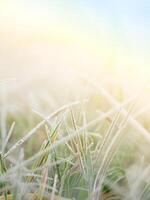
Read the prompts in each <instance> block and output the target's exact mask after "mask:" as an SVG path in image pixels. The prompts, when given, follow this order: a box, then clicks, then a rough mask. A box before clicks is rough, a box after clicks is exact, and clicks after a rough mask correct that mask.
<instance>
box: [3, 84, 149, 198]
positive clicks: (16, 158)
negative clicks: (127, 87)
mask: <svg viewBox="0 0 150 200" xmlns="http://www.w3.org/2000/svg"><path fill="white" fill-rule="evenodd" d="M88 84H90V85H91V86H92V88H94V90H92V92H89V93H88V94H87V95H85V98H81V99H80V100H79V101H74V102H71V103H67V104H66V105H63V106H57V108H56V109H54V108H53V107H52V106H51V105H50V104H49V99H47V101H42V102H41V100H39V104H40V106H39V108H40V109H39V110H36V109H32V106H31V104H30V103H31V101H30V100H29V101H27V100H26V101H25V102H26V104H25V105H24V106H21V107H19V105H20V104H19V101H20V97H18V100H17V97H15V98H16V99H15V102H13V94H12V93H9V90H7V92H6V93H5V98H3V100H1V101H0V106H1V108H0V112H1V140H0V145H1V154H0V174H1V176H0V200H1V199H4V200H7V199H14V200H20V199H38V200H44V199H51V200H54V199H66V200H67V199H70V200H71V199H77V200H84V199H87V200H93V199H94V200H99V199H112V200H113V199H115V200H117V199H120V200H122V199H123V200H132V199H133V200H149V199H150V178H149V174H150V165H149V163H150V157H149V155H150V154H149V153H150V148H149V144H150V135H149V132H148V131H149V128H150V126H149V125H148V123H147V121H148V117H149V113H146V114H145V109H144V107H147V105H143V104H141V103H139V102H140V100H139V94H137V95H136V94H134V95H133V96H131V97H129V98H128V99H124V98H123V92H122V91H121V97H120V98H119V97H118V99H121V101H120V102H119V100H116V99H115V98H114V97H113V96H112V95H111V94H110V92H107V90H105V89H104V88H102V87H101V86H99V85H98V84H97V83H95V82H93V81H89V80H88ZM142 94H143V95H144V91H143V93H142ZM3 95H4V94H3ZM15 95H16V94H15ZM22 95H23V97H24V98H26V95H24V94H22ZM42 95H43V94H42V92H41V96H42ZM87 97H88V100H87ZM10 98H11V99H12V102H11V105H10V104H9V101H8V99H10ZM4 99H5V100H6V101H4ZM75 100H76V99H75ZM37 101H38V99H37ZM13 105H14V107H13ZM17 105H18V107H17ZM43 105H44V107H43ZM52 110H53V111H52ZM46 113H50V114H46ZM145 124H146V125H145Z"/></svg>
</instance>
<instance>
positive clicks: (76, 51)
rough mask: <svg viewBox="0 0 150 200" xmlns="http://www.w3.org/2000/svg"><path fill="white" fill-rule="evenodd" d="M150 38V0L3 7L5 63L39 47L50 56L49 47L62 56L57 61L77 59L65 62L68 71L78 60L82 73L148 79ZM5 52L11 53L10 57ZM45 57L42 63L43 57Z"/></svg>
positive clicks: (5, 1) (67, 0)
mask: <svg viewBox="0 0 150 200" xmlns="http://www.w3.org/2000/svg"><path fill="white" fill-rule="evenodd" d="M149 35H150V1H149V0H126V1H119V0H105V1H101V0H99V1H98V0H92V1H91V0H76V1H71V0H30V1H29V0H26V1H25V0H1V1H0V42H1V44H2V45H1V47H0V48H1V49H0V51H1V56H2V57H3V60H4V59H5V56H6V54H7V52H8V51H9V50H10V51H12V49H13V50H16V49H17V48H18V49H20V50H21V49H22V48H27V49H28V50H29V51H32V48H31V46H32V47H33V46H35V47H37V46H38V48H39V49H41V48H43V51H44V52H45V51H47V50H46V49H47V48H48V47H47V46H49V48H50V51H51V52H52V53H53V52H55V53H56V52H57V51H58V52H59V55H53V57H54V58H55V59H56V57H57V56H58V58H59V57H61V54H63V56H64V57H66V60H67V57H70V58H72V60H73V61H72V60H71V59H70V60H69V59H68V61H66V60H65V62H64V60H63V62H64V63H62V64H64V65H73V63H74V60H75V61H76V60H78V61H76V62H75V65H76V67H78V66H80V67H81V68H82V65H85V66H87V67H88V68H90V65H94V66H95V71H96V70H97V69H98V66H100V65H103V66H104V68H111V69H118V70H120V71H121V70H122V69H126V70H127V71H130V70H134V71H138V72H139V73H141V72H142V73H143V75H144V76H148V75H149V74H150V60H149V52H150V37H149ZM44 45H46V47H45V46H44ZM3 49H6V51H5V56H4V53H3ZM53 50H54V51H53ZM56 54H57V53H56ZM16 55H17V54H16ZM31 55H32V53H31ZM40 55H41V57H42V52H41V54H40ZM8 56H9V55H8ZM58 60H59V59H58ZM60 60H61V59H60ZM22 62H23V60H22ZM67 62H68V63H67ZM71 62H72V63H71ZM14 65H15V63H14ZM59 65H60V63H59ZM88 65H89V66H88ZM92 68H93V66H92ZM84 70H86V67H84V68H83V71H84Z"/></svg>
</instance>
